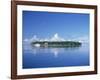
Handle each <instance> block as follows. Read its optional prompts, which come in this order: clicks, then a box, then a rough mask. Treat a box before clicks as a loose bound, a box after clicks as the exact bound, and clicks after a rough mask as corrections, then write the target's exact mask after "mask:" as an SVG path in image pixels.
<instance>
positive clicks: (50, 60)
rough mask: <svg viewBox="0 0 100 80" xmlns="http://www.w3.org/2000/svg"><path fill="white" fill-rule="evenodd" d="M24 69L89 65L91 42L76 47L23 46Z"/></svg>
mask: <svg viewBox="0 0 100 80" xmlns="http://www.w3.org/2000/svg"><path fill="white" fill-rule="evenodd" d="M22 59H23V69H26V68H27V69H30V68H48V67H68V66H89V44H88V43H84V44H82V46H80V47H74V48H35V47H32V46H30V45H28V46H25V45H24V47H23V56H22Z"/></svg>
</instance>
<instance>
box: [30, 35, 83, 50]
mask: <svg viewBox="0 0 100 80" xmlns="http://www.w3.org/2000/svg"><path fill="white" fill-rule="evenodd" d="M31 44H32V46H33V47H52V48H62V47H80V46H81V44H82V43H81V42H78V41H67V40H65V39H63V38H60V37H59V36H58V34H55V35H54V36H53V37H52V38H51V39H49V40H48V39H45V40H36V36H35V37H34V40H33V41H32V42H31Z"/></svg>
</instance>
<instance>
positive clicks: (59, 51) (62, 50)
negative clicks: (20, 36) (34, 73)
mask: <svg viewBox="0 0 100 80" xmlns="http://www.w3.org/2000/svg"><path fill="white" fill-rule="evenodd" d="M80 47H81V46H79V47H67V48H43V47H33V46H31V45H29V46H28V48H24V49H25V51H28V53H32V54H34V55H36V54H40V53H42V54H43V53H51V54H53V55H54V57H55V58H57V57H58V55H59V54H63V53H65V51H66V52H68V51H77V50H80Z"/></svg>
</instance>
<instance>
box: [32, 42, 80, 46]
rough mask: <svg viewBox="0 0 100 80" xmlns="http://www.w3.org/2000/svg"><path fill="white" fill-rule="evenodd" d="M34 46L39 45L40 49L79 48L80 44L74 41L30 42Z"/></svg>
mask: <svg viewBox="0 0 100 80" xmlns="http://www.w3.org/2000/svg"><path fill="white" fill-rule="evenodd" d="M35 44H40V47H79V46H81V43H80V42H75V41H52V42H49V41H36V42H32V46H35Z"/></svg>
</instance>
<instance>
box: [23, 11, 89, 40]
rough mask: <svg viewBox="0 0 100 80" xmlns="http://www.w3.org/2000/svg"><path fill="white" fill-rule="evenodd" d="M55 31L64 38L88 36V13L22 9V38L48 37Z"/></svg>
mask: <svg viewBox="0 0 100 80" xmlns="http://www.w3.org/2000/svg"><path fill="white" fill-rule="evenodd" d="M55 33H58V34H59V36H61V37H63V38H64V39H68V38H69V39H71V38H80V37H81V38H82V37H84V38H88V37H89V14H79V13H56V12H39V11H23V39H29V38H32V36H33V35H37V36H38V37H39V38H50V37H52V36H53V35H54V34H55Z"/></svg>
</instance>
